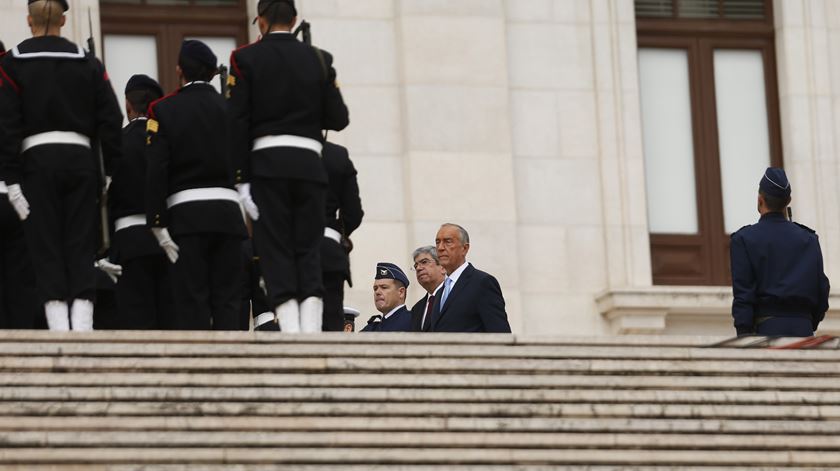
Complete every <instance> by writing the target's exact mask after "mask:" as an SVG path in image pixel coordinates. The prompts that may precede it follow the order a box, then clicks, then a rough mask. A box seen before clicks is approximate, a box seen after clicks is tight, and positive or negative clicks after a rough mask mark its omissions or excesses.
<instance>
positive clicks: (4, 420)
mask: <svg viewBox="0 0 840 471" xmlns="http://www.w3.org/2000/svg"><path fill="white" fill-rule="evenodd" d="M23 430H29V431H47V430H64V431H80V432H81V431H90V430H99V431H116V430H137V431H143V430H146V431H149V430H170V431H173V430H174V431H196V430H198V431H201V430H203V431H243V432H247V431H266V430H270V431H300V432H306V431H336V432H337V431H345V432H365V431H366V432H388V433H391V432H399V431H405V432H410V431H414V432H446V431H448V432H553V433H558V432H570V433H572V432H574V433H632V432H635V433H657V432H658V433H674V434H680V433H711V434H717V433H732V434H768V435H826V434H840V421H835V420H773V419H768V420H754V419H697V418H692V419H658V418H657V419H649V418H592V419H586V418H575V417H571V418H560V417H545V418H543V417H540V418H518V417H492V418H486V417H409V416H391V417H325V416H304V415H297V416H294V417H265V416H245V415H241V416H237V417H227V416H216V417H208V416H202V417H191V416H177V417H125V416H119V417H109V416H106V417H69V416H56V417H16V416H3V417H0V431H23Z"/></svg>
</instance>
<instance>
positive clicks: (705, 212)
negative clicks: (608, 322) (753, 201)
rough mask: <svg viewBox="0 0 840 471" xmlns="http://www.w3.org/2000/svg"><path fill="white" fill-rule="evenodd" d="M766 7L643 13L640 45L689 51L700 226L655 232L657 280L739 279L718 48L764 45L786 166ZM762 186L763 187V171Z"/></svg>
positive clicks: (771, 113)
mask: <svg viewBox="0 0 840 471" xmlns="http://www.w3.org/2000/svg"><path fill="white" fill-rule="evenodd" d="M765 12H766V13H767V16H766V18H764V19H762V20H740V19H739V20H734V19H682V18H647V17H642V18H637V19H636V30H637V44H638V48H665V49H681V50H686V51H687V53H688V67H689V71H688V75H689V82H690V83H689V90H690V92H691V99H690V103H691V107H692V110H691V116H692V136H693V138H694V143H693V144H694V147H693V148H694V174H695V186H696V198H697V200H696V201H697V218H698V221H697V225H698V233H697V234H690V235H685V234H650V235H649V237H650V247H651V271H652V273H653V283H654V284H656V285H729V284H731V274H730V271H729V235H728V234H726V232H725V229H724V213H723V211H724V210H723V195H722V187H721V168H720V148H719V141H718V129H717V126H718V123H717V105H716V102H715V83H714V51H715V49H749V50H759V51H761V54H762V59H763V65H764V84H765V99H766V107H767V130H768V137H769V139H770V142H769V143H768V144H769V149H770V163H771V165H773V166H779V167H781V166H782V164H783V159H782V138H781V124H780V123H781V120H780V117H779V93H778V79H777V77H776V73H777V70H776V60H775V57H776V52H775V44H774V40H775V38H774V31H773V20H772V18H773V5H772V2H770V1H769V0H765ZM755 186H756V191H757V188H758V180H757V178H756V182H755ZM757 218H758V215H757V214H756V219H757Z"/></svg>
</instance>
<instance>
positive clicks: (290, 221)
mask: <svg viewBox="0 0 840 471" xmlns="http://www.w3.org/2000/svg"><path fill="white" fill-rule="evenodd" d="M251 196H252V197H253V198H254V202H255V203H256V204H257V207H258V208H259V210H260V218H259V220H257V221H256V222H255V223H254V250H255V251H256V253H257V254H258V255H259V257H260V269H261V270H262V274H263V278H264V279H265V283H266V287H267V288H268V303H269V306H270V308H271V309H272V310H273V309H275V308H277V306H279V305H281V304H283V303H284V302H286V301H288V300H290V299H297V300H299V301H302V300H304V299H306V298H308V297H310V296H317V297H323V296H324V285H323V281H322V279H321V239H322V238H323V236H324V219H325V218H324V205H325V204H326V197H327V189H326V185H324V184H322V183H315V182H310V181H303V180H290V179H281V178H270V179H269V178H255V179H254V181H252V182H251Z"/></svg>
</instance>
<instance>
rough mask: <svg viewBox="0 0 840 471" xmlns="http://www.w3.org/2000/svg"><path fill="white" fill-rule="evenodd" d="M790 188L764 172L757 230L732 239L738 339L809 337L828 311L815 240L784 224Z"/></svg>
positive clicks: (779, 173) (774, 172)
mask: <svg viewBox="0 0 840 471" xmlns="http://www.w3.org/2000/svg"><path fill="white" fill-rule="evenodd" d="M790 192H791V188H790V183H789V182H788V179H787V176H786V175H785V171H784V170H782V169H780V168H768V169H767V171H766V172H765V173H764V176H762V177H761V182H760V183H759V186H758V212H759V214H761V218H760V219H759V221H758V224H753V225H750V226H745V227H742V228H741V229H740V230H738V231H737V232H735V233H734V234H732V238H731V241H730V248H729V250H730V260H731V264H732V265H731V268H732V292H733V295H734V301H733V302H732V317H733V318H734V320H735V330H736V331H737V333H738V335H739V336H740V335H746V334H751V333H756V334H759V335H772V336H790V337H808V336H811V335H813V332H814V331H815V330H816V329H817V326H818V325H819V323H820V321H822V319H823V318H824V317H825V312H826V311H827V310H828V290H829V284H828V278H826V276H825V273H823V258H822V251H821V250H820V242H819V239H818V238H817V234H815V233H814V231H813V230H812V229H809V228H808V227H805V226H803V225H801V224H797V223H794V222H791V221H788V220H787V219H786V218H785V210H786V209H787V207H788V205H789V204H790Z"/></svg>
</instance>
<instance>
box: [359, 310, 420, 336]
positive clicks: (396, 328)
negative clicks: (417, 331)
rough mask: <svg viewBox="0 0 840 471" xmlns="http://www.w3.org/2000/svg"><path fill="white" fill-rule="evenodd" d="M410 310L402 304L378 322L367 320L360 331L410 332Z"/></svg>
mask: <svg viewBox="0 0 840 471" xmlns="http://www.w3.org/2000/svg"><path fill="white" fill-rule="evenodd" d="M410 331H411V312H410V311H409V310H408V309H406V307H405V306H402V307H401V308H400V309H398V310H397V311H396V312H394V313H393V314H391V315H390V316H388V318H387V319H382V321H380V322H369V323H368V325H366V326H365V328H364V329H362V332H410Z"/></svg>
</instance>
